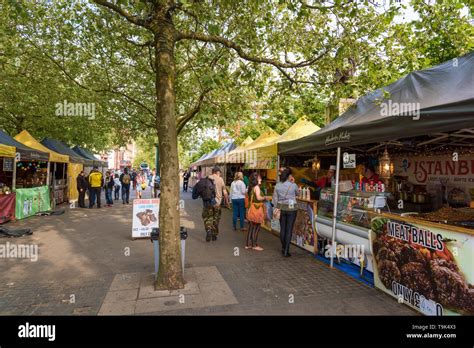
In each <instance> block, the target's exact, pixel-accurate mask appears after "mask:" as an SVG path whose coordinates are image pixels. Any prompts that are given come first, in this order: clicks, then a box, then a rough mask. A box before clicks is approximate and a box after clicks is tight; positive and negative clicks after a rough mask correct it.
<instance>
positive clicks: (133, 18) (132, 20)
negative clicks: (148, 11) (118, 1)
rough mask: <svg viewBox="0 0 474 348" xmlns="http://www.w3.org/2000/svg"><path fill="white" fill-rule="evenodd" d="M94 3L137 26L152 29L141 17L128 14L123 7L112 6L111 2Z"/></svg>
mask: <svg viewBox="0 0 474 348" xmlns="http://www.w3.org/2000/svg"><path fill="white" fill-rule="evenodd" d="M93 1H94V2H95V3H96V4H98V5H101V6H104V7H107V8H108V9H110V10H112V11H115V12H117V13H118V14H119V15H121V16H122V17H124V18H125V19H126V20H127V21H129V22H130V23H133V24H135V25H138V26H140V27H143V28H146V29H150V26H149V25H148V23H147V21H145V20H144V19H143V18H141V17H140V16H136V15H132V14H130V13H128V11H127V10H125V9H123V8H122V7H120V6H118V5H115V4H112V3H111V2H108V1H106V0H93Z"/></svg>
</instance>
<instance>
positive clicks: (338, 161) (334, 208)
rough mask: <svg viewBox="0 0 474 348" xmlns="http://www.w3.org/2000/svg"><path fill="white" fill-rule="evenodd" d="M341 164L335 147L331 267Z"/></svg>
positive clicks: (339, 151)
mask: <svg viewBox="0 0 474 348" xmlns="http://www.w3.org/2000/svg"><path fill="white" fill-rule="evenodd" d="M340 165H341V148H340V147H338V148H337V160H336V187H335V189H334V205H333V213H332V243H331V264H330V266H331V268H332V267H333V265H334V243H335V240H336V221H337V200H338V198H339V197H338V196H339V167H340Z"/></svg>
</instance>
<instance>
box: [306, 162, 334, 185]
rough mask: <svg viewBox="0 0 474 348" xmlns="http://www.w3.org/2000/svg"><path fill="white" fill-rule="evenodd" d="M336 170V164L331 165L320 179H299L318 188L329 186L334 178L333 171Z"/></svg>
mask: <svg viewBox="0 0 474 348" xmlns="http://www.w3.org/2000/svg"><path fill="white" fill-rule="evenodd" d="M335 172H336V166H335V165H331V166H330V167H329V169H328V172H327V174H326V176H324V177H322V178H321V179H319V180H317V181H315V182H312V181H309V180H306V179H304V178H303V179H301V182H302V183H304V184H306V185H308V186H312V187H316V188H319V189H322V188H325V187H331V183H332V181H333V180H334V173H335Z"/></svg>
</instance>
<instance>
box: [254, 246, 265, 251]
mask: <svg viewBox="0 0 474 348" xmlns="http://www.w3.org/2000/svg"><path fill="white" fill-rule="evenodd" d="M252 249H253V250H256V251H263V250H264V249H263V248H262V247H259V246H256V247H253V248H252Z"/></svg>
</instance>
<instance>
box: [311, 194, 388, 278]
mask: <svg viewBox="0 0 474 348" xmlns="http://www.w3.org/2000/svg"><path fill="white" fill-rule="evenodd" d="M389 195H390V193H386V192H361V191H349V192H340V193H339V199H338V203H337V214H336V220H337V221H336V235H335V240H336V243H337V244H342V245H346V246H351V247H354V248H357V249H358V250H362V251H363V253H364V255H365V258H364V264H365V266H366V268H367V270H369V271H371V272H372V253H371V246H370V234H369V233H370V228H371V214H370V213H371V212H373V211H374V210H375V209H381V208H383V207H384V206H385V205H386V202H387V198H388V196H389ZM333 209H334V190H333V189H330V188H325V189H323V190H321V195H320V198H319V202H318V214H317V217H316V230H317V232H318V236H319V237H322V238H325V239H328V240H331V239H332V224H333ZM349 261H351V262H353V263H355V264H357V265H359V264H360V259H359V257H352V258H351V259H350V260H349Z"/></svg>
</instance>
